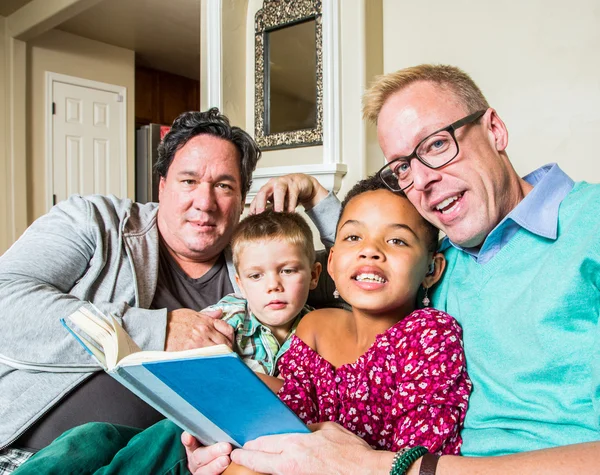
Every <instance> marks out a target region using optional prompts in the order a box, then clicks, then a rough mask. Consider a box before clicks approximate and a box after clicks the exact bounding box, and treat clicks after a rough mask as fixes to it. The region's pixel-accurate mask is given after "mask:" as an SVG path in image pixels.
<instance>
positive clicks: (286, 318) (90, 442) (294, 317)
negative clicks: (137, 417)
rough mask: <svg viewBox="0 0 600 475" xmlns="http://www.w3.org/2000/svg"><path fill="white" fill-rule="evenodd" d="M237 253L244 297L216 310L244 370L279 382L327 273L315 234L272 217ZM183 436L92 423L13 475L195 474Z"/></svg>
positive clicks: (165, 427) (237, 237)
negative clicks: (312, 294)
mask: <svg viewBox="0 0 600 475" xmlns="http://www.w3.org/2000/svg"><path fill="white" fill-rule="evenodd" d="M231 247H232V253H233V263H234V266H235V269H236V282H237V284H238V286H239V287H240V291H241V295H236V294H231V295H228V296H226V297H224V298H223V299H221V300H220V301H219V302H218V303H217V304H215V305H213V306H211V307H209V309H212V310H214V309H221V310H222V311H223V317H222V318H223V319H224V320H225V321H227V323H229V324H230V325H231V326H232V327H233V328H234V329H235V342H234V343H235V346H234V349H235V350H236V351H237V352H239V355H240V356H241V357H242V358H243V360H244V362H245V363H246V364H247V365H248V366H249V367H250V368H251V369H253V370H255V371H256V372H259V373H264V374H267V375H270V376H276V375H277V361H278V359H279V358H280V357H281V356H282V355H283V353H285V351H287V349H288V348H289V344H290V339H291V336H292V334H293V333H294V331H295V330H296V326H297V325H298V322H299V321H300V319H301V318H302V317H303V316H304V315H305V314H306V313H308V312H309V311H311V310H312V308H310V307H308V306H306V305H305V303H306V299H307V297H308V292H309V290H311V289H314V288H315V287H316V285H317V282H318V281H319V276H320V273H321V264H320V263H315V249H314V246H313V238H312V232H311V230H310V227H309V226H308V224H306V221H304V219H302V217H300V216H299V215H297V214H295V213H275V212H273V211H270V210H267V211H265V212H264V213H261V214H257V215H251V216H248V217H246V218H245V219H243V220H242V221H241V222H240V223H239V225H238V227H237V228H236V231H235V232H234V234H233V236H232V240H231ZM181 432H182V431H181V429H179V428H178V427H177V426H176V425H175V424H174V423H172V422H170V421H168V420H164V421H161V422H158V423H157V424H155V425H153V426H152V427H150V428H148V429H146V430H145V431H141V430H140V429H135V428H131V427H123V426H116V425H113V424H107V423H98V422H92V423H89V424H85V425H82V426H79V427H75V428H73V429H71V430H69V431H67V432H65V433H64V434H63V435H61V436H60V437H59V438H57V439H56V440H55V441H54V442H52V444H50V445H49V446H48V447H46V448H45V449H43V450H40V451H39V452H38V453H37V454H35V455H34V456H33V457H31V458H30V459H29V460H28V461H27V462H25V463H24V464H23V465H21V466H20V467H19V468H18V469H17V470H16V471H15V472H14V473H15V474H17V475H23V474H29V473H31V474H34V473H35V474H37V473H46V474H54V473H56V474H69V473H94V472H95V471H96V470H100V471H101V473H103V474H112V473H114V474H134V473H160V474H167V473H168V474H176V473H189V472H188V471H187V457H186V453H185V449H184V447H183V446H182V445H181V442H180V436H181ZM75 454H76V456H75Z"/></svg>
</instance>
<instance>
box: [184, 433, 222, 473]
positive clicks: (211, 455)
mask: <svg viewBox="0 0 600 475" xmlns="http://www.w3.org/2000/svg"><path fill="white" fill-rule="evenodd" d="M181 443H182V444H183V446H184V447H185V453H186V455H187V459H188V470H189V471H190V472H192V475H218V474H221V473H223V471H224V470H225V469H226V468H227V467H228V466H229V463H230V462H231V461H230V460H229V454H230V453H231V448H232V447H231V445H230V444H228V443H226V442H220V443H218V444H215V445H210V446H208V447H203V446H201V445H200V443H199V442H198V441H197V440H196V439H195V438H194V436H192V435H190V434H188V433H187V432H184V433H183V434H181Z"/></svg>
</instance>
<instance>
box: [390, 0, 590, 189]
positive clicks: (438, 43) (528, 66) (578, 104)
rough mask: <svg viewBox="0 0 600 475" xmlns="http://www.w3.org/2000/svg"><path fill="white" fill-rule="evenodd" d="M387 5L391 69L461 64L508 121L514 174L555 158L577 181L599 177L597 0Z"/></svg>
mask: <svg viewBox="0 0 600 475" xmlns="http://www.w3.org/2000/svg"><path fill="white" fill-rule="evenodd" d="M383 12H384V15H383V18H384V20H383V38H384V69H385V72H391V71H395V70H397V69H400V68H403V67H407V66H412V65H416V64H420V63H448V64H454V65H456V66H459V67H460V68H462V69H464V70H465V71H466V72H467V73H469V74H470V75H471V76H472V77H473V79H474V80H475V82H476V83H477V84H478V85H479V86H480V88H481V89H482V91H483V93H484V94H485V95H486V97H487V99H488V102H489V103H490V105H491V106H492V107H494V108H495V109H496V110H497V111H498V113H499V115H500V117H502V119H503V120H504V122H505V123H506V125H507V127H508V130H509V134H510V136H509V146H508V149H507V151H508V155H509V156H510V157H511V160H512V162H513V164H514V165H515V168H516V169H517V172H519V173H520V174H521V175H524V174H526V173H528V172H529V171H531V170H533V169H534V168H537V167H539V166H541V165H543V164H545V163H549V162H558V163H559V164H560V166H561V168H563V170H565V171H566V172H567V173H568V174H570V175H571V176H572V177H573V178H574V179H575V180H587V181H590V182H600V161H599V160H598V159H597V157H596V153H595V151H590V143H593V140H594V139H593V137H595V136H596V135H597V134H598V130H600V59H599V56H598V49H599V48H600V9H599V8H598V2H597V0H577V1H576V2H574V3H573V2H564V1H561V0H543V1H542V0H530V1H527V2H516V1H515V2H504V3H502V4H501V5H500V4H498V2H492V1H490V0H481V1H479V2H472V1H469V0H457V1H455V2H445V1H442V0H431V1H428V2H398V1H396V0H383ZM424 26H425V27H426V30H424ZM590 139H592V140H590Z"/></svg>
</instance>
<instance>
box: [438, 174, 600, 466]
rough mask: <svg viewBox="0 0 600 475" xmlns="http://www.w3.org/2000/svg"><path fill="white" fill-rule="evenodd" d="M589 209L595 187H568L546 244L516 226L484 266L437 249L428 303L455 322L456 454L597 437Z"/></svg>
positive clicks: (595, 291) (596, 240) (596, 272)
mask: <svg viewBox="0 0 600 475" xmlns="http://www.w3.org/2000/svg"><path fill="white" fill-rule="evenodd" d="M543 211H544V210H543V209H541V210H540V212H543ZM599 211H600V185H590V184H587V183H577V184H576V185H575V187H574V188H573V190H572V191H571V193H569V195H567V197H566V198H565V199H564V201H563V202H562V204H561V205H560V209H559V216H558V237H557V239H556V240H552V239H546V238H542V237H540V236H537V235H534V234H532V233H530V232H528V231H526V230H524V229H522V228H520V229H519V231H518V232H517V233H516V234H515V235H514V237H513V238H512V239H511V240H510V241H509V242H508V243H507V244H506V245H505V246H504V247H503V248H502V249H501V250H500V251H499V252H498V254H497V255H496V256H495V257H493V258H492V259H491V260H490V261H489V262H488V263H486V264H485V265H480V264H478V263H477V262H475V260H474V259H473V258H472V257H471V256H469V255H467V254H466V253H464V252H461V251H459V250H458V249H455V248H454V247H450V248H449V249H448V250H447V251H446V253H445V255H446V259H447V261H448V263H447V268H446V274H445V276H444V278H443V280H442V282H441V284H440V285H438V287H437V289H436V290H435V292H434V295H433V303H434V305H435V307H436V308H438V309H441V310H444V311H446V312H448V313H449V314H450V315H452V316H454V317H455V318H456V319H457V320H458V322H459V323H460V324H461V326H462V328H463V338H464V346H465V354H466V359H467V370H468V372H469V376H470V377H471V380H472V381H473V392H472V395H471V399H470V402H469V409H468V411H467V416H466V419H465V427H464V429H463V431H462V436H463V441H464V445H463V448H462V453H463V454H464V455H475V456H478V455H501V454H506V453H514V452H522V451H527V450H535V449H541V448H546V447H552V446H557V445H566V444H573V443H578V442H586V441H595V440H600V324H599V315H600V212H599Z"/></svg>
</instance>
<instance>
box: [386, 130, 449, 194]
mask: <svg viewBox="0 0 600 475" xmlns="http://www.w3.org/2000/svg"><path fill="white" fill-rule="evenodd" d="M415 153H416V155H417V156H418V157H419V158H420V159H421V160H422V161H423V162H424V163H425V164H426V165H427V166H429V167H431V168H439V167H442V166H444V165H445V164H446V163H448V162H449V161H451V160H452V159H453V158H454V157H455V156H456V155H457V153H458V146H457V144H456V140H455V139H454V136H453V135H452V134H451V133H450V132H448V131H446V130H442V131H440V132H438V133H436V134H434V135H432V136H430V137H427V138H426V139H425V140H424V141H423V142H421V144H419V147H418V148H417V150H416V151H415ZM410 161H411V159H410V158H406V159H400V160H397V161H394V162H392V163H390V164H389V166H388V167H386V168H385V169H384V170H383V171H382V172H381V178H382V179H383V180H384V182H385V183H386V184H387V185H388V186H390V187H392V188H393V189H397V190H401V189H404V188H406V187H408V186H410V184H411V183H412V182H413V178H412V167H411V163H410Z"/></svg>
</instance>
